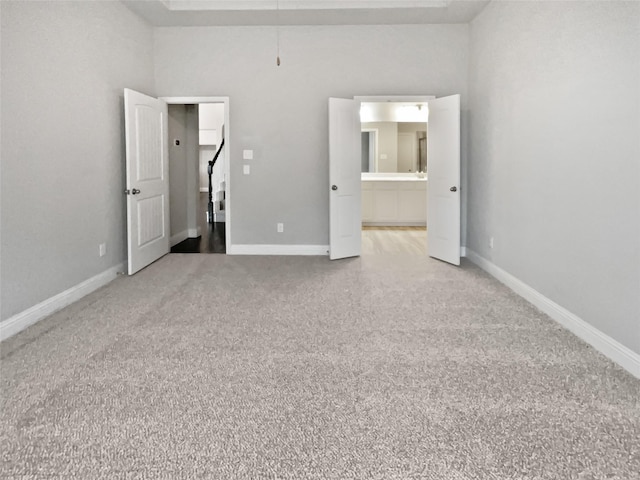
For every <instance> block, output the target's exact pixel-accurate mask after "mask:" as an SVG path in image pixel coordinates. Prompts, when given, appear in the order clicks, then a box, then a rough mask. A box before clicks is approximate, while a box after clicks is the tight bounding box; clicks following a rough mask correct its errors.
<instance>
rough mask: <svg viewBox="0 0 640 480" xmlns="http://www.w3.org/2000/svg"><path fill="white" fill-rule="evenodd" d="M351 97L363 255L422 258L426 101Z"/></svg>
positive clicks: (424, 251) (425, 228) (424, 218)
mask: <svg viewBox="0 0 640 480" xmlns="http://www.w3.org/2000/svg"><path fill="white" fill-rule="evenodd" d="M432 98H434V97H431V96H429V97H424V96H421V97H410V98H398V97H373V98H372V97H368V98H366V99H365V98H362V97H356V99H357V100H360V122H361V130H360V131H361V135H362V142H361V145H362V149H361V155H362V162H361V163H362V165H361V167H362V181H361V198H362V210H361V211H362V254H363V255H379V254H411V255H416V256H427V178H426V172H427V155H426V138H427V125H428V105H427V101H428V100H429V99H432Z"/></svg>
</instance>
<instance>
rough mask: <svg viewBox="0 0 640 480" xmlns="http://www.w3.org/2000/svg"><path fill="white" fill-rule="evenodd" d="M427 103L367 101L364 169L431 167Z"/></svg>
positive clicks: (397, 170)
mask: <svg viewBox="0 0 640 480" xmlns="http://www.w3.org/2000/svg"><path fill="white" fill-rule="evenodd" d="M428 115H429V110H428V106H427V104H426V103H408V102H363V103H362V105H361V109H360V121H361V137H362V138H361V141H362V149H361V151H362V165H361V171H362V172H377V173H414V172H426V171H427V122H428Z"/></svg>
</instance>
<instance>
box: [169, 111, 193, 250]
mask: <svg viewBox="0 0 640 480" xmlns="http://www.w3.org/2000/svg"><path fill="white" fill-rule="evenodd" d="M168 107H169V121H168V132H169V205H170V208H169V214H170V224H171V228H170V231H171V236H174V235H177V234H179V233H183V232H185V235H184V238H182V240H184V239H185V238H187V236H188V235H186V231H187V228H188V227H187V169H188V165H187V107H186V106H185V105H169V106H168ZM175 140H179V141H180V145H176V144H175Z"/></svg>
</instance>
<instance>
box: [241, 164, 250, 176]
mask: <svg viewBox="0 0 640 480" xmlns="http://www.w3.org/2000/svg"><path fill="white" fill-rule="evenodd" d="M242 173H244V174H245V175H249V174H250V173H251V165H243V166H242Z"/></svg>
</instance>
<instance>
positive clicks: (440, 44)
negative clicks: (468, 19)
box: [154, 25, 468, 245]
mask: <svg viewBox="0 0 640 480" xmlns="http://www.w3.org/2000/svg"><path fill="white" fill-rule="evenodd" d="M154 51H155V65H156V82H157V87H158V94H159V95H161V96H183V95H201V96H205V95H221V96H229V97H230V112H229V113H230V121H231V125H230V130H229V132H230V134H231V136H232V144H231V152H230V162H231V192H232V193H231V195H232V196H231V202H232V203H231V217H232V224H231V225H232V227H231V230H232V237H231V240H232V243H234V244H293V245H295V244H307V245H319V244H327V243H328V242H329V188H328V187H329V185H328V183H329V172H328V168H329V167H328V147H327V144H328V107H327V104H328V100H327V99H328V98H329V97H331V96H335V97H346V98H352V97H353V96H354V95H393V94H397V95H403V94H404V95H419V94H432V95H437V96H444V95H448V94H454V93H461V94H462V99H463V106H464V107H463V108H466V93H467V78H468V55H467V53H468V26H467V25H430V26H416V25H402V26H343V27H340V26H333V27H329V26H326V27H325V26H305V27H283V28H282V29H281V40H280V57H281V59H282V65H281V66H280V67H277V66H276V29H275V28H274V27H195V28H194V27H191V28H184V27H164V28H158V29H156V31H155V50H154ZM243 149H252V150H254V158H255V159H254V160H252V161H249V162H248V163H250V164H251V175H248V176H247V175H243V174H242V164H243V163H245V162H244V161H243V160H242V150H243ZM463 152H465V153H466V149H463ZM228 158H229V157H228ZM277 222H284V224H285V229H284V233H280V234H279V233H277V232H276V223H277Z"/></svg>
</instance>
